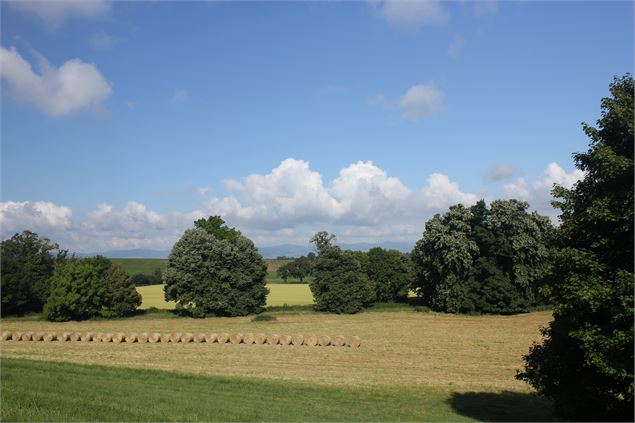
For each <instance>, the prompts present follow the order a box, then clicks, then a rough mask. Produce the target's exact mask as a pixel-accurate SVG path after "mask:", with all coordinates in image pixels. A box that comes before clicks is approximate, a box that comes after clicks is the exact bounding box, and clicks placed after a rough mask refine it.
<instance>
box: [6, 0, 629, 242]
mask: <svg viewBox="0 0 635 423" xmlns="http://www.w3.org/2000/svg"><path fill="white" fill-rule="evenodd" d="M633 12H634V11H633V3H632V2H618V1H603V2H600V1H598V2H593V1H579V2H577V1H560V2H556V1H553V2H529V1H498V2H497V1H436V0H430V1H424V0H420V1H408V0H404V1H399V0H374V1H346V2H294V1H288V2H268V1H261V2H220V1H219V2H211V1H210V2H206V1H197V2H186V1H179V2H168V1H131V2H127V1H108V0H92V1H91V0H87V1H82V2H79V1H63V2H57V1H46V2H36V1H6V0H3V1H2V2H1V24H2V29H1V43H0V44H1V50H0V77H1V84H2V85H1V89H2V96H1V101H2V104H1V107H2V109H1V120H2V122H1V123H2V129H1V137H2V140H1V142H2V144H1V153H2V158H1V166H2V169H1V178H2V181H1V182H2V184H1V189H2V192H1V198H0V200H1V201H0V235H1V236H2V238H3V239H5V238H7V237H10V236H11V235H12V234H14V233H16V232H19V231H22V230H24V229H30V230H33V231H35V232H37V233H39V234H41V235H43V236H47V237H49V238H50V239H51V240H53V241H55V242H57V243H59V244H60V246H61V247H62V248H68V249H70V250H71V251H78V252H103V251H109V250H123V249H135V248H144V249H156V250H163V249H169V248H171V246H172V245H173V243H174V242H175V241H176V240H177V239H178V238H179V237H180V235H181V234H182V233H183V231H184V230H185V229H186V228H188V227H192V222H193V220H195V219H197V218H200V217H205V216H210V215H221V216H222V217H223V218H224V219H225V220H226V221H227V223H228V224H229V225H230V226H235V227H237V228H238V229H240V230H241V231H242V232H243V234H245V235H246V236H248V237H250V238H251V239H252V240H253V241H254V242H255V243H256V245H257V246H271V245H278V244H300V245H305V244H307V243H308V240H309V238H310V237H311V235H312V234H313V233H314V232H316V231H319V230H326V231H329V232H332V233H334V234H336V235H337V239H338V240H339V241H340V242H347V243H349V242H371V243H374V242H380V241H401V242H412V243H413V244H414V242H415V241H416V240H417V239H419V238H421V234H422V232H423V229H424V225H425V222H426V221H427V220H428V219H429V218H430V217H432V216H433V215H434V214H435V213H443V212H445V211H446V210H447V208H448V207H449V206H450V205H453V204H457V203H463V204H465V205H470V204H473V203H475V202H476V201H478V200H479V199H481V198H483V199H485V200H486V201H488V202H489V201H492V200H495V199H507V198H516V199H520V200H524V201H527V202H528V203H529V204H530V210H536V211H538V212H539V213H542V214H545V215H548V216H549V217H550V218H552V220H553V221H554V223H557V215H558V211H557V210H554V209H552V208H551V206H550V189H551V187H552V186H553V184H554V183H558V184H561V185H563V186H565V187H571V186H573V184H574V183H575V182H576V181H577V180H579V179H580V178H582V177H583V174H582V173H581V172H580V171H579V170H576V168H575V166H574V162H573V160H572V154H573V153H574V152H577V151H584V150H586V149H587V148H588V138H587V137H586V136H585V134H584V133H583V131H582V129H581V122H583V121H584V122H589V123H591V124H594V123H595V121H596V120H597V119H598V118H599V117H600V101H601V98H602V97H605V96H607V95H608V85H609V83H610V82H611V81H612V79H613V77H614V76H615V75H623V74H625V73H627V72H631V73H632V72H633Z"/></svg>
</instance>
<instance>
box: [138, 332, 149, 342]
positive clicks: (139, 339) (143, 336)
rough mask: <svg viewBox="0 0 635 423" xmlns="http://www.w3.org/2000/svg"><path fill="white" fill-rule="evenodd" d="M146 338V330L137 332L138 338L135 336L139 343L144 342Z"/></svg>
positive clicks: (146, 340)
mask: <svg viewBox="0 0 635 423" xmlns="http://www.w3.org/2000/svg"><path fill="white" fill-rule="evenodd" d="M148 338H149V336H148V334H147V333H146V332H143V333H141V334H139V338H137V341H139V343H140V344H145V343H146V342H148Z"/></svg>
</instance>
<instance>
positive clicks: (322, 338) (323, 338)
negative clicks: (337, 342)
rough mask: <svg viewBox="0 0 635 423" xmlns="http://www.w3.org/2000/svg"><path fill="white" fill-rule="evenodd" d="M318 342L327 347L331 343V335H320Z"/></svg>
mask: <svg viewBox="0 0 635 423" xmlns="http://www.w3.org/2000/svg"><path fill="white" fill-rule="evenodd" d="M318 343H319V344H320V346H322V347H326V346H328V345H331V337H330V336H328V335H320V337H319V338H318Z"/></svg>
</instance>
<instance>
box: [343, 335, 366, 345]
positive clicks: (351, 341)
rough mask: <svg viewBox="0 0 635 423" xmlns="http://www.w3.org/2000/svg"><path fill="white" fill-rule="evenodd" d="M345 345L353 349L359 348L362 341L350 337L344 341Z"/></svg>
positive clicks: (356, 337) (355, 337)
mask: <svg viewBox="0 0 635 423" xmlns="http://www.w3.org/2000/svg"><path fill="white" fill-rule="evenodd" d="M346 345H347V346H349V347H353V348H359V347H360V345H362V340H361V339H359V336H351V337H350V338H348V340H347V341H346Z"/></svg>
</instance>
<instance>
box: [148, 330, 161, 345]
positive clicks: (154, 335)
mask: <svg viewBox="0 0 635 423" xmlns="http://www.w3.org/2000/svg"><path fill="white" fill-rule="evenodd" d="M160 340H161V334H160V333H157V332H154V333H152V335H150V336H148V342H149V343H151V344H156V343H157V342H159V341H160Z"/></svg>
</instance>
